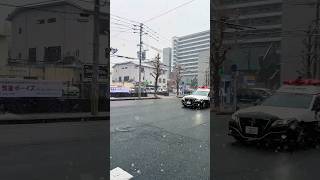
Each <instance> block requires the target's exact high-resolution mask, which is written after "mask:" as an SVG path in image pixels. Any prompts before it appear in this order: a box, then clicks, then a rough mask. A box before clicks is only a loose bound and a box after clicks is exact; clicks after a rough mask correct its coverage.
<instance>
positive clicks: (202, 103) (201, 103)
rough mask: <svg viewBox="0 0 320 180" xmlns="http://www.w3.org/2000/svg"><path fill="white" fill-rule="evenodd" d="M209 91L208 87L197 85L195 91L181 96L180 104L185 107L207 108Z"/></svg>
mask: <svg viewBox="0 0 320 180" xmlns="http://www.w3.org/2000/svg"><path fill="white" fill-rule="evenodd" d="M209 92H210V89H209V88H208V87H206V86H203V87H199V88H198V89H197V90H196V91H194V92H193V93H191V95H187V96H184V97H183V98H182V100H181V102H182V105H183V106H184V107H186V108H197V109H203V108H207V107H209V106H210V97H209Z"/></svg>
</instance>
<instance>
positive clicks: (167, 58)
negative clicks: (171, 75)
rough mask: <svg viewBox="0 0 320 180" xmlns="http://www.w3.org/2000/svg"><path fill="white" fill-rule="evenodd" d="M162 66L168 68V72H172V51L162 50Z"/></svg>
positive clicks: (169, 49) (168, 49)
mask: <svg viewBox="0 0 320 180" xmlns="http://www.w3.org/2000/svg"><path fill="white" fill-rule="evenodd" d="M162 52H163V55H162V56H163V58H162V59H163V64H164V65H166V66H167V67H168V70H169V72H171V71H172V49H171V48H163V51H162Z"/></svg>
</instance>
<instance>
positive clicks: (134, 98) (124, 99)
mask: <svg viewBox="0 0 320 180" xmlns="http://www.w3.org/2000/svg"><path fill="white" fill-rule="evenodd" d="M148 99H159V98H156V97H154V96H152V97H151V96H150V97H141V99H139V98H138V97H120V98H113V97H111V98H110V101H128V100H148Z"/></svg>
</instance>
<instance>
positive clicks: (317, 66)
mask: <svg viewBox="0 0 320 180" xmlns="http://www.w3.org/2000/svg"><path fill="white" fill-rule="evenodd" d="M316 6H317V7H316V27H315V28H316V32H315V34H318V32H319V7H320V2H319V0H317V4H316ZM318 45H319V38H318V36H316V39H315V45H314V50H315V51H314V53H315V54H314V57H315V65H314V78H320V77H319V76H320V72H319V69H320V63H319V62H318Z"/></svg>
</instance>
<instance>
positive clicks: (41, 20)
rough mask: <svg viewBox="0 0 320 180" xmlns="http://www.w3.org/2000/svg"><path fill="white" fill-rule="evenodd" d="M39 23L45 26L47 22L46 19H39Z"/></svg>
mask: <svg viewBox="0 0 320 180" xmlns="http://www.w3.org/2000/svg"><path fill="white" fill-rule="evenodd" d="M37 23H38V24H44V23H45V21H44V19H38V20H37Z"/></svg>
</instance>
